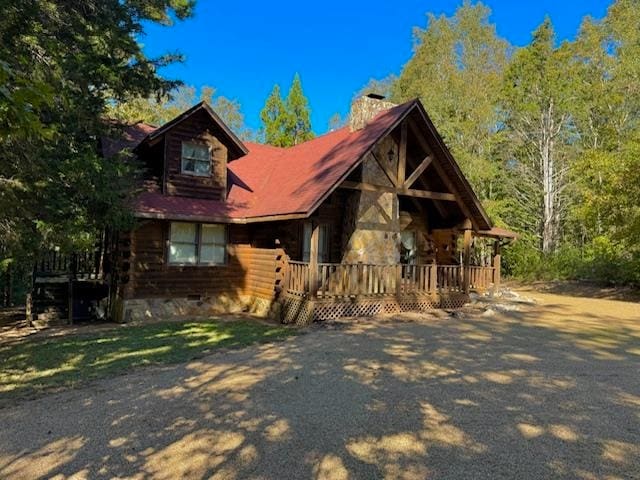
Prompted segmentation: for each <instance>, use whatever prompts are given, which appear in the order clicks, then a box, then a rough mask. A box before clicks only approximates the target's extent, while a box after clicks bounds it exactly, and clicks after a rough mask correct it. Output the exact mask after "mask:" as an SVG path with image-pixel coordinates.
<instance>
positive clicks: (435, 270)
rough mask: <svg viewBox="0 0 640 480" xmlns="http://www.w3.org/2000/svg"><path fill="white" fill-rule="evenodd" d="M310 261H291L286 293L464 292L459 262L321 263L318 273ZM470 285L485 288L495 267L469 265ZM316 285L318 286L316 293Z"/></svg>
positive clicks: (462, 275) (410, 293)
mask: <svg viewBox="0 0 640 480" xmlns="http://www.w3.org/2000/svg"><path fill="white" fill-rule="evenodd" d="M313 273H314V272H312V270H311V266H310V264H309V263H307V262H297V261H289V267H288V274H287V277H286V280H285V289H286V291H287V293H289V294H291V295H297V296H306V295H309V294H315V295H316V296H317V297H325V298H326V297H353V296H385V295H412V294H433V293H444V292H447V293H448V292H462V291H464V277H465V275H464V268H463V267H462V266H460V265H434V264H424V265H405V264H398V265H375V264H366V263H357V264H342V263H319V264H318V265H317V271H316V272H315V275H312V274H313ZM468 276H469V287H470V289H473V290H484V289H487V288H489V287H490V286H491V284H492V282H493V281H494V268H493V267H476V266H473V267H469V271H468ZM313 285H316V286H317V289H315V290H316V291H315V292H312V291H311V290H312V289H314V288H313Z"/></svg>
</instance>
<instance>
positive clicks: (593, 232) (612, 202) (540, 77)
mask: <svg viewBox="0 0 640 480" xmlns="http://www.w3.org/2000/svg"><path fill="white" fill-rule="evenodd" d="M490 14H491V12H490V10H489V8H487V7H486V6H485V5H483V4H482V3H472V2H468V1H467V2H464V3H463V4H462V5H461V6H460V7H459V8H458V10H457V11H456V12H455V14H454V15H453V16H450V17H447V16H438V17H436V16H434V15H429V17H428V23H427V26H426V28H424V29H421V28H416V29H415V32H414V39H415V43H414V52H413V55H412V57H411V59H410V60H409V61H408V62H407V64H406V65H405V66H404V67H403V69H402V71H401V73H400V74H399V75H398V76H389V77H387V78H385V79H381V80H377V79H374V80H371V81H370V82H369V84H368V85H366V86H365V87H364V88H363V92H367V91H376V92H378V93H383V94H386V95H387V96H388V97H389V98H390V99H391V100H392V101H394V102H397V103H400V102H403V101H406V100H409V99H412V98H416V97H418V98H420V99H421V100H422V102H423V103H424V105H425V107H426V110H427V112H428V113H429V115H430V116H431V118H432V120H433V121H434V123H435V125H436V127H437V128H438V130H439V131H440V133H441V134H442V136H443V137H444V140H445V142H446V143H447V145H448V146H449V148H450V149H451V150H452V152H453V154H454V156H455V158H456V159H457V161H458V163H459V164H460V166H461V168H462V169H463V171H464V172H465V174H466V175H467V177H468V178H469V180H470V181H471V183H472V185H473V186H474V188H475V191H476V192H477V194H478V195H479V197H480V199H481V200H482V202H483V204H484V206H485V207H486V209H487V211H488V212H489V214H490V215H491V217H492V218H493V219H494V221H495V222H496V223H497V224H498V225H500V226H505V227H508V228H511V229H513V230H515V231H517V232H519V233H520V234H521V235H522V237H521V238H520V240H519V241H518V242H516V243H515V244H514V245H512V246H511V247H509V248H508V249H506V250H505V254H504V265H503V266H504V268H505V270H506V273H508V274H511V275H514V276H517V277H521V278H525V279H534V278H540V279H550V278H557V279H586V280H595V281H601V282H613V283H627V284H640V1H638V0H617V1H615V2H614V3H613V4H612V5H611V6H610V8H609V9H608V12H607V14H606V16H605V18H604V19H601V20H595V19H593V18H589V17H587V18H584V19H583V21H582V25H581V27H580V30H579V32H578V33H577V35H576V38H575V40H573V41H565V42H562V43H560V44H558V42H557V41H556V38H555V34H554V29H553V25H552V23H551V21H550V20H549V19H548V18H547V19H545V20H544V22H543V23H542V24H541V25H540V26H539V27H538V28H537V29H536V30H535V31H534V32H533V33H532V39H531V42H530V43H529V44H528V45H526V46H524V47H520V48H515V47H514V46H512V45H510V44H509V43H508V42H507V41H506V40H505V39H503V38H500V37H499V36H498V35H497V33H496V28H495V25H493V24H492V23H491V22H490Z"/></svg>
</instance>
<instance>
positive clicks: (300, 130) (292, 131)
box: [260, 74, 314, 147]
mask: <svg viewBox="0 0 640 480" xmlns="http://www.w3.org/2000/svg"><path fill="white" fill-rule="evenodd" d="M309 117H310V112H309V101H308V100H307V97H305V96H304V93H303V91H302V83H301V82H300V76H299V75H298V74H296V75H295V77H294V78H293V83H292V84H291V88H290V89H289V93H288V95H287V98H286V100H283V99H282V96H281V94H280V87H279V86H278V85H275V86H274V87H273V90H272V91H271V94H270V95H269V97H268V98H267V101H266V102H265V105H264V108H263V109H262V111H261V112H260V119H261V120H262V134H263V137H264V142H265V143H268V144H270V145H274V146H276V147H291V146H293V145H297V144H299V143H302V142H305V141H307V140H310V139H312V138H313V137H314V135H313V132H312V131H311V120H310V118H309Z"/></svg>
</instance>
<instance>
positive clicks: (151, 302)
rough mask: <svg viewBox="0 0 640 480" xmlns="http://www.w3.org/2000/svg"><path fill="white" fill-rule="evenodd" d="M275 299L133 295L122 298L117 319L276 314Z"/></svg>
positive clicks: (142, 319) (143, 320)
mask: <svg viewBox="0 0 640 480" xmlns="http://www.w3.org/2000/svg"><path fill="white" fill-rule="evenodd" d="M273 303H274V302H273V301H272V300H266V299H262V298H256V297H252V296H244V295H243V296H239V297H230V296H227V295H219V296H216V297H204V298H202V299H200V300H191V299H188V298H133V299H127V300H121V301H120V302H119V305H118V306H117V308H116V310H117V313H116V315H115V317H116V319H117V321H120V322H124V323H139V322H147V321H158V320H171V319H187V318H206V317H210V316H212V315H219V314H223V313H249V314H252V315H256V316H258V317H270V316H272V315H274V310H275V308H274V305H273Z"/></svg>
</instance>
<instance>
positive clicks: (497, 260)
mask: <svg viewBox="0 0 640 480" xmlns="http://www.w3.org/2000/svg"><path fill="white" fill-rule="evenodd" d="M500 266H501V256H500V240H495V241H494V243H493V291H494V293H497V292H498V290H499V289H500V273H501V272H500Z"/></svg>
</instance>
